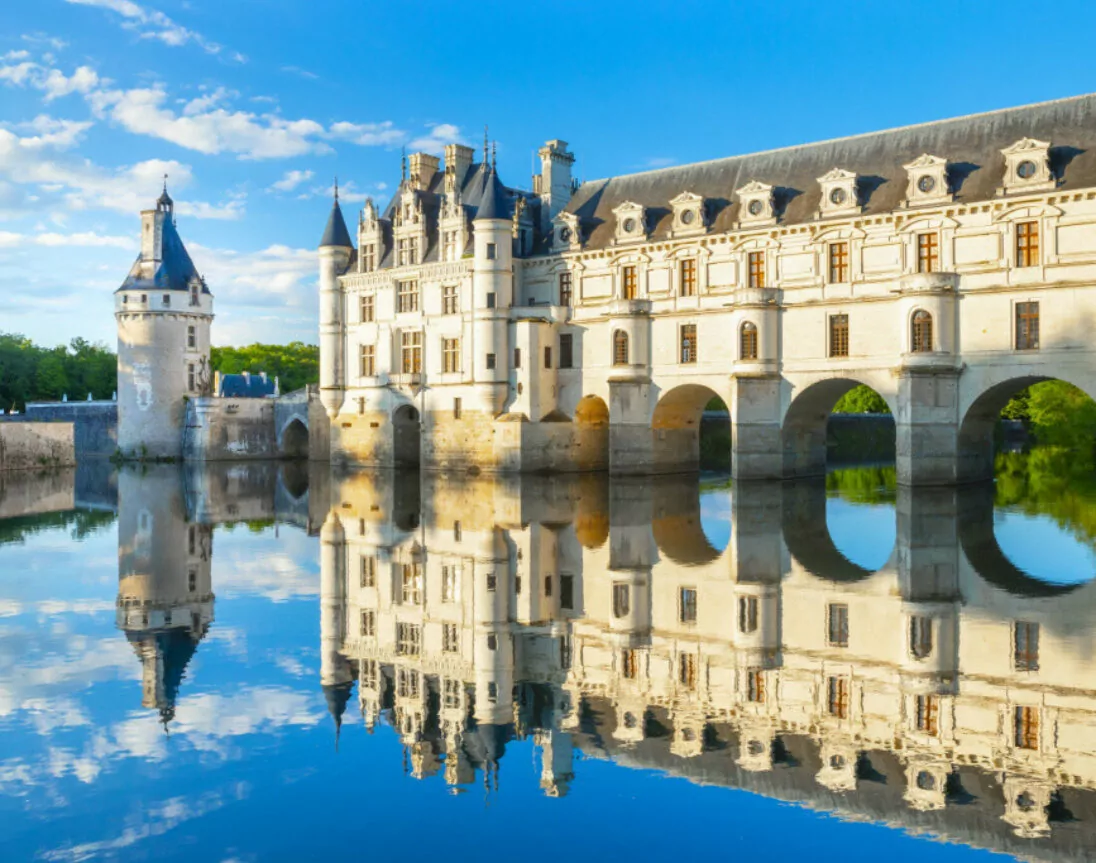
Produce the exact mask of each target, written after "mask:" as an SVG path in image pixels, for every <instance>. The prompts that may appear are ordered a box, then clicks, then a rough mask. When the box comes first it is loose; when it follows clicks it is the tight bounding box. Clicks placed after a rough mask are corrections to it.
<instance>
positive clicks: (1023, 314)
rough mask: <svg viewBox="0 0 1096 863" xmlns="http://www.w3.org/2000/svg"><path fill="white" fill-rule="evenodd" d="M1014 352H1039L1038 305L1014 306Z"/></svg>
mask: <svg viewBox="0 0 1096 863" xmlns="http://www.w3.org/2000/svg"><path fill="white" fill-rule="evenodd" d="M1016 350H1018V351H1037V350H1039V304H1038V303H1037V302H1032V303H1017V304H1016Z"/></svg>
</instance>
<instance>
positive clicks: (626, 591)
mask: <svg viewBox="0 0 1096 863" xmlns="http://www.w3.org/2000/svg"><path fill="white" fill-rule="evenodd" d="M631 599H632V590H631V588H630V587H629V586H628V585H627V584H623V583H617V584H614V585H613V617H615V618H617V619H618V620H619V619H620V618H622V617H627V616H628V612H629V611H631V607H632V603H631Z"/></svg>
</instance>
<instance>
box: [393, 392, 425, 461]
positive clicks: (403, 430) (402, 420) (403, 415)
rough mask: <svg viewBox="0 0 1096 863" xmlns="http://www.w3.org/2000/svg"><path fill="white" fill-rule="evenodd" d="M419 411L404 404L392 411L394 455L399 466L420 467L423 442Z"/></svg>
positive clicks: (394, 459) (412, 406)
mask: <svg viewBox="0 0 1096 863" xmlns="http://www.w3.org/2000/svg"><path fill="white" fill-rule="evenodd" d="M419 420H420V418H419V411H418V409H417V408H416V407H415V406H414V405H411V404H406V403H404V404H402V405H400V406H399V407H398V408H396V409H395V410H394V411H393V412H392V443H393V447H392V455H393V461H394V462H395V464H396V465H397V466H399V467H418V466H419V457H420V450H421V444H422V428H421V425H420V421H419Z"/></svg>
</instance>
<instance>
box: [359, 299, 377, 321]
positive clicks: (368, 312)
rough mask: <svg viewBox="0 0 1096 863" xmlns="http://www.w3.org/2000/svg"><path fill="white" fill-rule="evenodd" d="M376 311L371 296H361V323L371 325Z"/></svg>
mask: <svg viewBox="0 0 1096 863" xmlns="http://www.w3.org/2000/svg"><path fill="white" fill-rule="evenodd" d="M375 315H376V311H375V309H374V306H373V295H372V294H362V323H363V324H371V323H373V321H374V320H375Z"/></svg>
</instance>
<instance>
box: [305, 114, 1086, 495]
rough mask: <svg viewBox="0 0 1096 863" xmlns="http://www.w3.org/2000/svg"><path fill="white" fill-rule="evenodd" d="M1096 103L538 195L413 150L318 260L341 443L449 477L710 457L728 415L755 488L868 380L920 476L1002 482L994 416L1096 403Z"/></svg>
mask: <svg viewBox="0 0 1096 863" xmlns="http://www.w3.org/2000/svg"><path fill="white" fill-rule="evenodd" d="M1094 121H1096V97H1094V96H1085V97H1079V98H1075V99H1066V100H1061V101H1058V102H1051V103H1045V104H1041V105H1033V106H1028V107H1024V108H1016V109H1011V110H1006V111H998V112H995V113H992V114H986V115H979V116H974V117H966V118H960V119H956V120H949V121H943V122H938V123H930V124H925V125H921V126H914V127H909V128H905V129H898V130H893V131H889V132H880V133H875V134H870V135H861V136H858V137H854V138H847V139H842V140H837V141H829V142H823V143H819V144H810V145H804V146H799V147H792V148H788V149H784V150H779V151H772V152H767V153H758V154H753V155H747V156H736V157H731V158H726V159H718V160H715V161H711V162H704V163H699V164H695V165H686V166H681V167H674V168H667V169H663V170H659V171H652V172H645V173H641V174H633V175H626V176H618V177H612V178H609V179H605V180H596V181H589V182H586V183H583V184H581V185H579V184H576V183H574V182H573V180H572V175H571V167H572V163H573V161H574V156H573V155H572V154H571V153H570V152H569V150H568V149H567V145H566V143H565V142H562V141H559V140H553V141H550V142H548V143H547V144H546V145H545V146H544V147H543V148H541V150H540V158H541V173H540V174H538V175H537V176H536V177H534V183H533V189H532V190H531V191H523V190H520V189H516V188H510V187H505V186H503V185H502V183H501V181H500V180H499V177H498V173H497V170H496V169H495V168H494V166H493V165H492V164H491V163H490V160H489V158H488V155H487V152H486V148H485V152H484V156H483V159H482V161H480V162H475V160H474V154H473V152H472V150H470V149H469V148H467V147H462V146H459V145H450V146H449V147H447V148H446V152H445V159H444V166H442V165H441V163H439V162H438V160H437V159H434V158H433V157H428V156H426V155H424V154H416V155H414V156H412V157H411V170H410V171H409V172H408V171H407V170H406V168H405V170H404V175H403V178H402V180H401V183H400V186H399V190H398V192H397V194H396V195H395V196H394V197H393V199H392V201H391V202H390V204H389V205H388V207H387V208H386V209H385V210H384V211H383V213H382V212H378V211H377V209H376V208H375V207H374V206H373V204H372V202H367V203H366V206H365V209H364V210H363V211H362V213H361V216H360V218H359V220H358V225H357V232H356V237H355V238H353V239H352V238H351V236H350V233H349V231H348V230H347V228H346V225H345V223H344V221H343V217H342V213H341V210H340V209H339V205H338V201H337V200H336V203H335V207H334V208H333V210H332V214H331V220H330V222H329V225H328V230H327V232H326V233H325V236H324V241H323V243H322V244H321V249H320V284H321V290H320V295H321V312H320V339H321V393H322V399H323V401H324V405H325V407H326V409H327V413H328V415H329V417H330V425H331V429H332V435H331V447H332V458H333V459H335V460H337V461H341V462H346V463H350V464H358V465H381V466H392V465H397V464H407V463H418V464H421V465H422V466H424V467H427V468H435V469H452V468H459V469H468V468H472V469H481V470H488V471H509V470H525V471H529V470H586V469H595V468H606V467H607V468H609V469H610V470H611V471H613V472H615V473H618V474H628V473H638V474H647V473H659V472H671V471H678V470H682V469H692V468H695V465H696V459H697V453H698V429H699V424H700V416H701V413H702V411H703V408H704V405H705V404H706V403H707V402H708V401H709V400H710V399H712V398H713V397H715V396H718V397H720V398H721V399H722V400H723V401H724V402H725V404H726V405H727V406H728V408H729V411H730V414H731V419H732V469H733V471H734V473H735V474H736V476H739V477H741V478H765V477H788V476H799V475H806V474H816V473H819V472H820V471H822V470H824V466H825V446H824V443H825V424H826V418H827V416H828V414H829V412H830V410H831V409H832V407H833V405H834V403H835V402H836V401H837V399H838V398H839V397H840V396H841V395H842V394H844V393H845V392H847V391H848V390H849V389H850V388H852V387H854V386H856V385H857V384H866V385H869V386H871V387H873V388H874V389H875V390H877V391H878V392H879V393H880V394H881V395H882V396H883V398H884V399H885V400H886V401H887V403H888V405H889V406H890V407H891V410H892V412H893V413H894V415H895V418H896V438H897V441H896V448H897V460H898V468H899V473H900V478H901V480H902V482H903V483H913V484H947V483H952V482H956V481H963V480H971V479H980V478H984V477H986V476H988V475H990V472H991V466H992V465H991V462H992V440H991V436H992V419H993V418H994V417H995V416H996V415H997V412H999V410H1000V408H1001V407H1002V406H1003V405H1004V404H1005V402H1006V401H1007V399H1008V398H1009V397H1011V395H1012V394H1014V393H1015V392H1016V391H1018V390H1019V389H1021V388H1023V387H1025V386H1027V385H1029V384H1031V383H1032V382H1035V381H1038V380H1044V379H1047V378H1061V379H1064V380H1066V381H1069V382H1071V383H1074V384H1076V385H1078V386H1080V387H1081V388H1082V389H1085V390H1086V391H1087V392H1089V393H1096V356H1094V354H1093V352H1092V348H1091V340H1090V339H1089V338H1088V336H1087V333H1088V332H1089V330H1090V329H1091V324H1092V321H1091V320H1090V319H1091V317H1092V314H1093V311H1092V310H1093V309H1096V290H1094V280H1096V132H1094V129H1096V122H1094Z"/></svg>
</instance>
